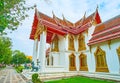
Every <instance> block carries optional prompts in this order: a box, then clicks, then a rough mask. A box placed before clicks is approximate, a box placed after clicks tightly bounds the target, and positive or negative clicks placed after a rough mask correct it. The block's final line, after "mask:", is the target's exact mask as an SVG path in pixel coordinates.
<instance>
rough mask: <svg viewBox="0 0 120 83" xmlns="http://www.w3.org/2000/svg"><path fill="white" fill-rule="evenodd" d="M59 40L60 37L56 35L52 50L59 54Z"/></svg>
mask: <svg viewBox="0 0 120 83" xmlns="http://www.w3.org/2000/svg"><path fill="white" fill-rule="evenodd" d="M58 41H59V39H58V36H57V35H55V36H54V38H53V40H52V49H51V51H55V52H58V51H59V42H58Z"/></svg>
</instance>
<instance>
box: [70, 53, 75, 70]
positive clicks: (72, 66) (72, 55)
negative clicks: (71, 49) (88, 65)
mask: <svg viewBox="0 0 120 83" xmlns="http://www.w3.org/2000/svg"><path fill="white" fill-rule="evenodd" d="M75 60H76V59H75V55H74V54H71V55H70V56H69V70H70V71H75V70H76V64H75V62H76V61H75Z"/></svg>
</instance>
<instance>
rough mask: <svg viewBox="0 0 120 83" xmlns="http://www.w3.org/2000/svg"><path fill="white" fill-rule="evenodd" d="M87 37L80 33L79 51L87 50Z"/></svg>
mask: <svg viewBox="0 0 120 83" xmlns="http://www.w3.org/2000/svg"><path fill="white" fill-rule="evenodd" d="M85 49H86V47H85V37H84V35H82V34H79V37H78V51H81V50H85Z"/></svg>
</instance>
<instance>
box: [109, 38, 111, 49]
mask: <svg viewBox="0 0 120 83" xmlns="http://www.w3.org/2000/svg"><path fill="white" fill-rule="evenodd" d="M110 45H111V40H109V41H108V47H109V49H111V46H110Z"/></svg>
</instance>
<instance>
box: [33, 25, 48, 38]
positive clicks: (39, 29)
mask: <svg viewBox="0 0 120 83" xmlns="http://www.w3.org/2000/svg"><path fill="white" fill-rule="evenodd" d="M45 30H46V27H45V26H44V25H42V24H40V23H38V25H37V30H36V33H35V36H34V39H38V36H39V35H40V34H41V33H42V32H43V31H45Z"/></svg>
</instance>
